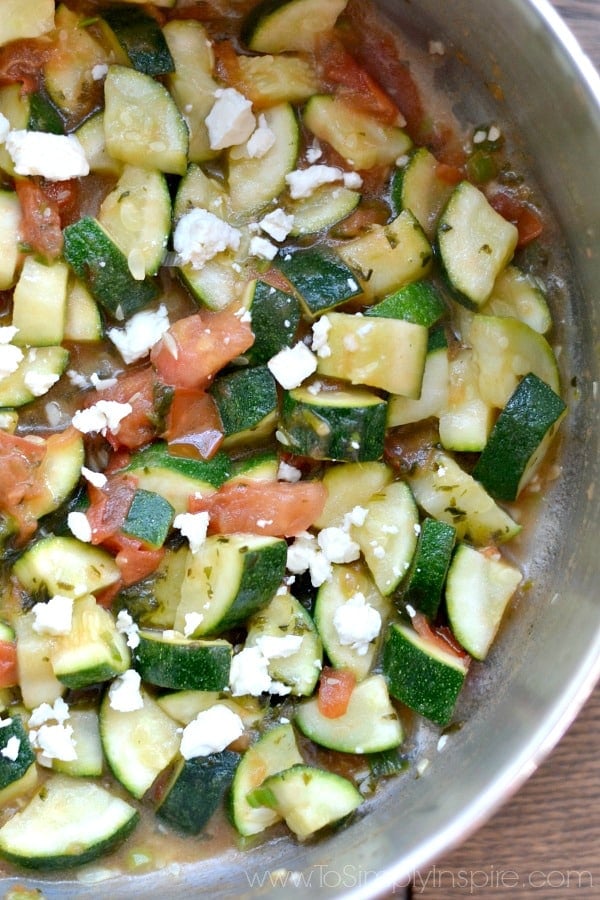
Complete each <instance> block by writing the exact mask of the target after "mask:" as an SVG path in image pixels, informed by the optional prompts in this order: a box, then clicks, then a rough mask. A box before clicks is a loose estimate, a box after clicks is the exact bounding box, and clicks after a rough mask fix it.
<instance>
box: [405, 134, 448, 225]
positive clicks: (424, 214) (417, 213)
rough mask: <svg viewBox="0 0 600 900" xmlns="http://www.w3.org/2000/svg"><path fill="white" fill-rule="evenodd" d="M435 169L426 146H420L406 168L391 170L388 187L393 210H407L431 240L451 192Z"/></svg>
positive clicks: (409, 158)
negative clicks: (389, 187)
mask: <svg viewBox="0 0 600 900" xmlns="http://www.w3.org/2000/svg"><path fill="white" fill-rule="evenodd" d="M438 168H439V163H438V161H437V159H436V158H435V156H434V155H433V154H432V153H431V152H430V151H429V150H428V149H427V148H426V147H419V148H418V149H417V150H414V151H412V152H411V154H410V156H409V157H408V161H407V162H406V165H404V166H403V167H402V168H398V169H396V170H395V171H394V174H393V176H392V184H391V199H392V203H393V205H394V207H395V208H396V210H397V211H398V212H400V211H401V210H403V209H409V210H410V211H411V213H412V214H413V216H414V217H415V219H416V220H417V221H418V222H419V224H420V226H421V228H422V229H423V231H424V232H425V234H426V235H427V237H428V239H429V240H430V241H432V240H433V239H434V238H435V234H436V230H437V225H438V220H439V217H440V215H441V213H442V210H443V209H444V207H445V205H446V203H447V202H448V199H449V197H450V194H451V193H452V191H453V189H454V188H453V185H451V184H449V182H448V181H444V179H443V178H440V177H439V174H438Z"/></svg>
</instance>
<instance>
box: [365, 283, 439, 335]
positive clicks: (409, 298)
mask: <svg viewBox="0 0 600 900" xmlns="http://www.w3.org/2000/svg"><path fill="white" fill-rule="evenodd" d="M445 313H446V304H445V303H444V301H443V299H442V297H441V295H440V292H439V291H438V289H437V288H436V287H435V285H434V284H433V283H432V282H431V281H412V282H411V283H410V284H405V285H404V287H401V288H399V289H398V290H397V291H394V293H393V294H390V295H389V296H388V297H384V299H383V300H380V302H379V303H376V304H375V305H374V306H370V307H368V309H366V310H365V316H383V317H384V318H386V319H404V320H405V321H407V322H414V324H415V325H423V326H424V327H425V328H431V326H432V325H435V324H436V322H438V321H439V320H440V319H441V318H442V316H443V315H444V314H445Z"/></svg>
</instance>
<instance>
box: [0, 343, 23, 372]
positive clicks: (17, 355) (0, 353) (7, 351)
mask: <svg viewBox="0 0 600 900" xmlns="http://www.w3.org/2000/svg"><path fill="white" fill-rule="evenodd" d="M22 362H23V351H22V350H21V348H20V347H15V345H14V344H7V343H3V344H2V350H0V380H2V379H3V378H8V376H9V375H12V374H13V372H16V371H17V369H18V368H19V366H20V365H21V363H22Z"/></svg>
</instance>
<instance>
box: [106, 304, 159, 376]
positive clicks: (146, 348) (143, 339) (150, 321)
mask: <svg viewBox="0 0 600 900" xmlns="http://www.w3.org/2000/svg"><path fill="white" fill-rule="evenodd" d="M170 325H171V323H170V322H169V316H168V313H167V308H166V306H164V304H161V305H160V306H159V307H158V309H157V310H152V309H151V310H142V312H138V313H136V314H135V315H134V316H132V317H131V318H130V319H129V320H128V322H127V323H126V325H125V328H110V329H109V330H108V332H107V333H108V337H109V338H110V340H111V341H112V342H113V344H114V345H115V347H116V348H117V350H118V351H119V353H120V354H121V356H122V357H123V360H124V361H125V362H126V363H134V362H137V361H138V359H143V358H144V357H145V356H147V355H148V354H149V353H150V350H151V349H152V347H154V345H155V344H156V343H158V341H159V340H160V339H161V337H162V336H163V334H164V333H165V331H167V329H168V328H169V327H170Z"/></svg>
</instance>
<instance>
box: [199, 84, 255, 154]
mask: <svg viewBox="0 0 600 900" xmlns="http://www.w3.org/2000/svg"><path fill="white" fill-rule="evenodd" d="M215 98H216V99H215V102H214V104H213V107H212V109H211V111H210V112H209V114H208V115H207V117H206V119H205V124H206V127H207V129H208V140H209V143H210V148H211V150H224V149H225V148H227V147H235V146H236V144H243V143H244V142H245V141H247V140H248V138H249V137H250V135H251V134H252V132H253V131H254V129H255V127H256V119H255V118H254V114H253V113H252V103H251V102H250V101H249V100H248V99H247V98H246V97H244V95H243V94H240V92H239V91H236V89H235V88H220V89H219V90H217V91H215Z"/></svg>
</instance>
